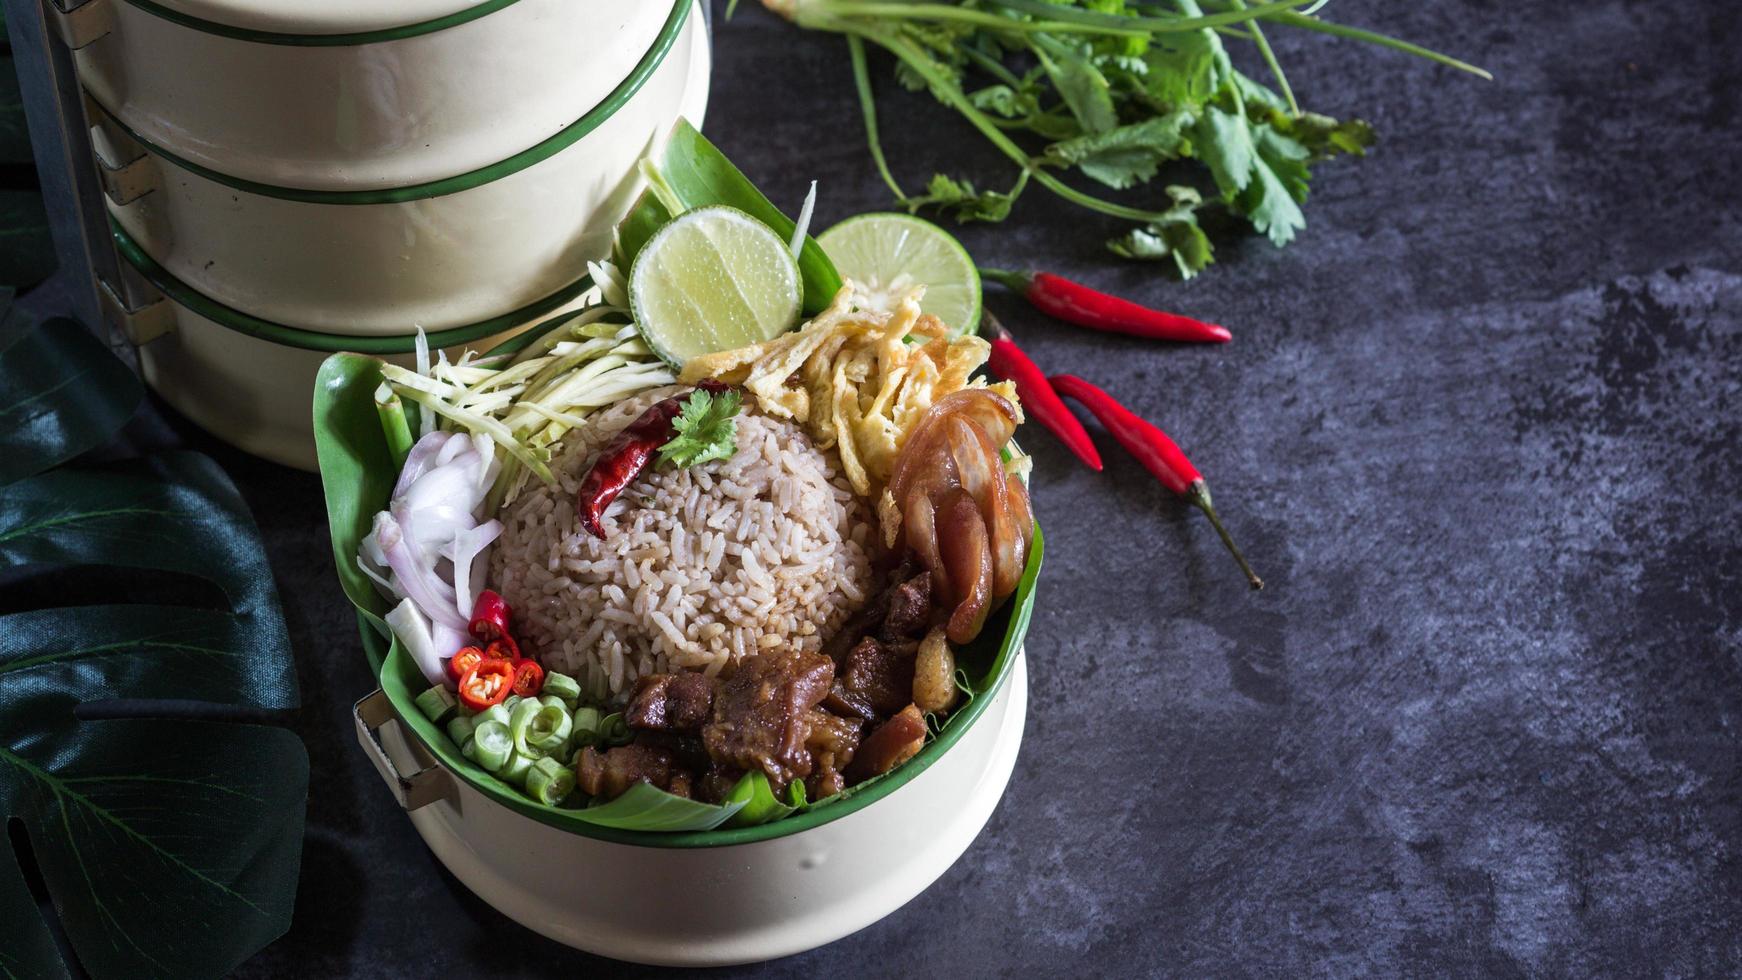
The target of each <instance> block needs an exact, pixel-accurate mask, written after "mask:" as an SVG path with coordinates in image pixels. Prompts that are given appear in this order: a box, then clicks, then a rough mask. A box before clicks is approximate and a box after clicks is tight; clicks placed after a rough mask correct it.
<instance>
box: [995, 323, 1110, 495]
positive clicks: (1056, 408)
mask: <svg viewBox="0 0 1742 980" xmlns="http://www.w3.org/2000/svg"><path fill="white" fill-rule="evenodd" d="M980 336H982V337H985V338H986V340H987V341H988V342H990V343H991V345H992V357H991V367H992V371H993V372H994V373H995V374H997V375H998V376H999V377H1000V378H1003V379H1004V380H1006V381H1009V382H1010V383H1012V384H1014V385H1016V394H1017V395H1018V396H1020V398H1021V399H1022V410H1023V411H1024V412H1026V413H1027V414H1028V415H1029V416H1030V417H1031V418H1033V419H1034V420H1035V421H1036V422H1039V423H1040V424H1041V425H1044V426H1046V428H1047V430H1048V431H1050V432H1051V433H1052V434H1053V435H1055V436H1058V440H1059V441H1060V442H1062V443H1064V444H1065V448H1066V449H1069V450H1070V451H1071V452H1073V453H1076V454H1077V458H1078V459H1080V460H1082V461H1083V465H1085V466H1087V467H1088V468H1089V469H1091V470H1094V471H1096V472H1100V470H1101V453H1100V451H1099V450H1097V449H1096V448H1095V440H1093V439H1090V438H1089V432H1088V430H1087V429H1084V428H1083V423H1081V422H1078V421H1077V417H1076V416H1075V415H1072V414H1071V410H1070V409H1068V408H1066V407H1065V403H1064V402H1062V401H1060V400H1059V396H1058V392H1056V391H1053V390H1052V385H1050V384H1047V381H1046V375H1045V374H1043V373H1042V372H1041V370H1040V368H1039V367H1036V366H1035V363H1034V362H1033V361H1031V360H1029V359H1028V355H1027V354H1025V353H1023V352H1022V348H1020V347H1018V346H1016V338H1015V337H1012V336H1010V331H1009V330H1006V329H1005V328H1004V324H1002V323H1000V322H998V318H997V317H995V316H993V315H992V314H991V313H990V312H989V311H988V312H983V313H981V314H980Z"/></svg>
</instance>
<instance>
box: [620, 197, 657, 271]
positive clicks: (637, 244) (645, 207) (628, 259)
mask: <svg viewBox="0 0 1742 980" xmlns="http://www.w3.org/2000/svg"><path fill="white" fill-rule="evenodd" d="M671 218H672V214H671V212H670V211H667V210H666V209H665V205H663V204H661V203H659V198H657V197H654V196H653V192H652V191H642V192H641V196H640V197H638V198H636V199H635V206H634V207H632V208H630V209H629V213H628V214H627V215H626V216H624V218H623V220H622V221H620V222H618V223H617V236H616V240H615V242H614V244H613V247H612V261H614V262H615V263H616V264H617V268H619V269H621V270H622V271H623V273H624V274H625V275H628V273H629V268H630V266H631V265H632V264H633V263H634V262H635V256H637V255H639V254H641V246H643V245H646V244H647V240H648V239H650V238H652V237H653V233H654V232H656V231H658V230H659V229H660V228H661V227H662V226H663V225H664V224H665V223H666V222H667V221H670V220H671Z"/></svg>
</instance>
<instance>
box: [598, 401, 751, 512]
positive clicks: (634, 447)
mask: <svg viewBox="0 0 1742 980" xmlns="http://www.w3.org/2000/svg"><path fill="white" fill-rule="evenodd" d="M696 387H697V388H700V389H702V390H703V391H708V392H712V393H714V394H716V395H717V394H719V393H720V392H722V391H725V390H727V389H728V388H730V387H731V386H730V385H727V384H723V383H721V382H719V381H703V382H702V383H700V384H698V385H696ZM688 400H689V393H688V392H686V393H684V394H682V395H673V396H672V397H670V398H666V399H662V400H660V401H658V402H655V403H654V404H653V405H652V406H650V407H649V408H648V409H647V411H645V412H642V413H641V416H640V417H639V418H637V419H636V420H635V421H633V422H631V423H629V427H628V428H626V429H624V430H623V431H622V432H619V433H617V435H616V436H615V437H614V438H612V440H611V441H610V442H608V443H606V444H605V448H603V449H601V450H599V455H598V456H597V457H595V458H594V459H593V465H592V467H591V468H590V469H588V470H587V473H586V475H585V476H583V477H581V488H580V490H578V491H576V493H575V516H576V517H578V518H579V519H580V522H581V526H582V527H584V528H586V529H587V531H588V533H590V534H592V535H593V536H594V537H596V538H600V539H603V538H604V537H605V527H604V525H603V524H601V523H600V521H601V520H603V519H604V517H605V509H606V508H607V507H610V506H611V502H612V501H613V500H616V499H617V497H618V495H619V494H621V493H622V492H623V491H624V489H625V488H627V487H628V486H629V484H631V483H634V482H635V478H636V477H638V476H640V475H641V471H642V470H645V469H647V464H648V462H649V461H651V460H652V459H653V456H654V454H655V453H657V452H659V447H661V446H663V445H665V444H666V443H668V442H670V441H671V438H672V436H673V435H675V433H674V432H673V431H672V427H671V421H672V419H675V418H677V417H678V414H679V413H681V412H682V411H683V407H684V403H685V402H686V401H688Z"/></svg>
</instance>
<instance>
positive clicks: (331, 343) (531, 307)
mask: <svg viewBox="0 0 1742 980" xmlns="http://www.w3.org/2000/svg"><path fill="white" fill-rule="evenodd" d="M110 229H111V230H112V231H113V233H114V235H115V248H116V250H117V251H118V252H120V253H121V257H122V258H123V259H125V260H126V261H127V264H128V265H130V266H132V267H133V268H134V269H136V270H138V271H139V274H140V275H141V276H143V277H145V281H146V282H149V283H151V285H152V286H153V287H155V288H156V289H157V291H158V292H160V293H162V294H163V295H165V296H167V297H168V298H170V299H171V300H174V301H175V302H176V303H178V304H180V305H182V306H185V307H187V308H188V309H189V310H192V311H193V312H195V313H198V314H199V315H200V316H203V317H205V318H206V319H208V320H210V321H212V322H213V323H216V324H218V325H219V326H221V327H227V328H229V329H231V330H234V331H236V332H237V333H240V334H247V335H248V336H250V337H256V338H258V339H260V340H265V341H270V342H271V343H274V344H279V345H282V346H285V347H296V348H300V349H302V350H313V351H322V352H324V353H328V354H336V353H338V352H339V351H352V352H354V353H357V354H409V353H411V352H412V351H414V350H416V349H417V334H415V333H409V334H388V335H386V336H379V335H377V336H353V335H351V334H336V333H321V332H320V331H318V330H304V329H302V328H300V327H290V326H286V325H284V324H282V323H274V322H272V321H271V320H262V319H260V318H259V317H257V316H252V315H250V314H247V313H243V312H242V311H241V310H238V309H235V308H234V307H230V306H225V305H224V304H222V303H220V302H218V301H217V300H215V299H212V298H211V297H210V296H207V295H206V294H205V293H202V292H200V291H199V290H197V289H195V288H193V287H192V286H189V285H188V284H187V283H185V282H182V281H181V280H180V279H177V278H176V277H175V276H174V275H172V274H171V273H170V272H169V270H168V269H165V268H164V267H163V266H161V265H158V264H157V262H156V261H155V260H154V259H152V257H151V256H149V255H147V254H145V250H144V249H142V248H140V247H139V243H138V242H135V241H134V240H133V238H132V236H130V235H128V234H127V232H126V230H125V229H123V228H122V227H121V226H120V225H119V224H116V223H115V222H114V219H110ZM592 284H593V281H592V279H591V278H590V277H588V276H582V277H581V278H580V279H577V280H576V281H574V282H571V283H569V284H568V285H566V286H564V287H562V288H561V289H559V290H557V291H556V292H554V293H551V294H550V295H549V296H546V297H544V298H543V299H538V300H534V301H533V302H531V303H529V304H527V305H526V306H523V307H521V308H520V309H518V310H515V311H513V312H512V313H504V314H502V315H501V316H496V317H491V318H490V319H488V320H481V321H479V322H477V323H468V324H466V325H464V326H459V327H449V328H448V329H446V330H436V331H434V332H431V333H427V334H425V337H426V338H427V339H428V340H429V347H430V349H431V350H438V349H440V348H443V347H453V346H455V345H457V344H468V343H471V342H472V341H474V340H479V339H481V338H484V337H489V336H491V335H493V334H499V333H501V332H502V331H504V330H507V329H509V328H510V327H513V326H516V325H518V324H522V323H526V322H527V321H529V320H532V319H535V318H536V317H539V316H542V315H544V314H546V313H549V312H550V311H551V310H554V309H556V308H557V307H559V306H561V305H563V304H564V303H567V302H568V301H570V300H572V299H574V298H575V297H576V296H579V295H581V293H583V292H585V291H586V290H587V287H589V286H591V285H592Z"/></svg>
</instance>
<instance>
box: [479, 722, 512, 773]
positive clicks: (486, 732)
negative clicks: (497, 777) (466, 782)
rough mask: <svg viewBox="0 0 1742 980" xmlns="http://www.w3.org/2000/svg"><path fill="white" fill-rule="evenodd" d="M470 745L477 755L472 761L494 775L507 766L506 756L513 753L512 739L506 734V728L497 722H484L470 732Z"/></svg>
mask: <svg viewBox="0 0 1742 980" xmlns="http://www.w3.org/2000/svg"><path fill="white" fill-rule="evenodd" d="M472 745H473V746H474V751H475V752H476V753H477V756H476V758H475V759H474V761H475V762H477V763H478V765H480V766H482V767H483V768H484V769H486V770H488V771H490V772H492V773H496V772H501V771H502V767H503V766H505V765H507V764H508V756H509V754H510V753H511V752H513V751H514V737H513V736H512V735H510V734H508V726H507V725H504V724H502V723H501V722H499V721H486V722H484V723H482V724H480V725H479V726H478V727H477V728H476V729H475V730H474V731H473V732H472Z"/></svg>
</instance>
